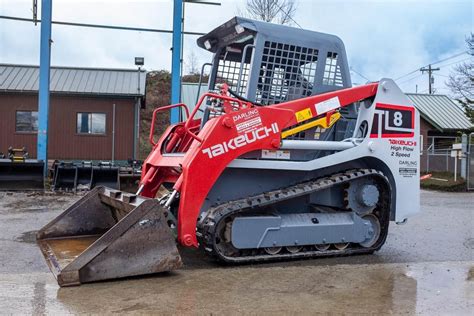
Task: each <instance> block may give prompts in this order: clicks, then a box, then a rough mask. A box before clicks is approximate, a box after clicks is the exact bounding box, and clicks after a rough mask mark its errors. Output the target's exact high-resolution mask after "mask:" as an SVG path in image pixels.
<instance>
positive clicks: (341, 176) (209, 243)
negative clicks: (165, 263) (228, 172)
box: [197, 169, 390, 263]
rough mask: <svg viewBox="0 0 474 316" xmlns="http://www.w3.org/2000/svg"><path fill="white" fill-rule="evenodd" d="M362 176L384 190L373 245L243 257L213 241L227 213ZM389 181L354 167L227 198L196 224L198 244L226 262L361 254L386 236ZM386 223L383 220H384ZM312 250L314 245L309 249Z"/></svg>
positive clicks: (308, 192) (328, 186) (230, 213)
mask: <svg viewBox="0 0 474 316" xmlns="http://www.w3.org/2000/svg"><path fill="white" fill-rule="evenodd" d="M363 177H372V178H373V179H374V180H376V182H377V183H378V184H379V189H381V187H383V188H385V192H384V191H382V193H381V195H380V196H381V198H380V200H379V204H378V206H377V209H379V210H380V212H382V213H383V214H384V218H382V219H379V220H380V221H381V227H382V231H381V238H379V241H378V242H377V243H376V244H374V246H373V247H370V248H363V247H361V246H357V245H354V244H350V246H349V247H348V248H347V249H345V250H332V249H328V250H326V251H320V250H311V249H310V250H307V249H306V248H308V247H305V248H303V251H300V252H298V253H295V254H292V253H280V254H276V255H269V254H266V253H261V252H263V249H260V250H255V251H257V252H258V251H259V252H260V254H256V255H246V256H238V257H235V256H227V255H225V254H224V253H222V251H221V249H220V247H219V246H218V245H216V244H215V240H216V236H215V235H216V229H217V227H219V223H220V222H221V221H222V220H225V219H226V218H227V217H228V216H234V215H237V214H238V213H245V212H248V211H255V210H256V209H258V208H262V207H265V206H269V205H272V204H275V203H278V202H281V201H284V200H288V199H292V198H296V197H300V196H303V195H308V194H311V193H314V192H317V191H321V190H324V189H327V188H330V187H332V186H335V185H341V184H344V183H349V182H351V181H353V180H355V179H360V178H363ZM389 188H390V184H389V182H388V179H387V178H386V177H385V176H384V175H383V173H382V172H380V171H377V170H374V169H356V170H350V171H346V172H343V173H337V174H334V175H331V176H328V177H324V178H320V179H316V180H312V181H307V182H303V183H300V184H296V185H293V186H290V187H287V188H283V189H279V190H274V191H270V192H267V193H262V194H258V195H255V196H252V197H248V198H245V199H239V200H234V201H229V202H226V203H223V204H219V205H217V206H215V207H212V208H210V209H209V210H208V211H207V212H205V213H204V214H203V216H202V217H201V218H202V219H201V220H200V221H199V223H198V227H197V236H198V239H199V242H200V247H201V248H203V249H204V250H205V251H206V252H207V253H209V254H211V255H213V256H215V257H216V258H217V259H219V260H222V261H225V262H229V263H249V262H262V261H278V260H290V259H299V258H312V257H328V256H344V255H352V254H364V253H372V252H374V251H376V250H378V249H380V247H381V246H382V245H383V243H384V242H385V239H386V237H387V232H388V223H389V212H390V189H389ZM385 222H386V223H385ZM313 249H314V248H313Z"/></svg>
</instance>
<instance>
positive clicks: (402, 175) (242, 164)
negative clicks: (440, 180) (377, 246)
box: [229, 79, 420, 222]
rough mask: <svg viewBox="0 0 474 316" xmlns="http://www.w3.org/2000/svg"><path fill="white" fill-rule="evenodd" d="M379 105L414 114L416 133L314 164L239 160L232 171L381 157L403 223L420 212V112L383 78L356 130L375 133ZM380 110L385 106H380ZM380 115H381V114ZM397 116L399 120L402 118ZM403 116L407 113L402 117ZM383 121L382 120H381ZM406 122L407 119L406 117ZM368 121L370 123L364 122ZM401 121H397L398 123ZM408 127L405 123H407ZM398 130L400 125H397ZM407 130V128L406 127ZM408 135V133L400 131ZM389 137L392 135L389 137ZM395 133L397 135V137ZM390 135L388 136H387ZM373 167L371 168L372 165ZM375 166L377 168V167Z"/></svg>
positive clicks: (307, 167) (369, 141)
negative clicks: (390, 106)
mask: <svg viewBox="0 0 474 316" xmlns="http://www.w3.org/2000/svg"><path fill="white" fill-rule="evenodd" d="M377 104H380V105H387V104H388V105H393V106H398V107H400V109H403V110H405V109H406V110H407V111H411V112H412V113H413V118H410V119H413V124H414V126H412V127H413V128H412V130H413V131H409V132H407V133H408V134H407V135H408V136H407V135H396V133H392V135H389V134H388V133H386V134H383V133H382V134H380V136H377V137H370V136H368V137H366V138H364V140H363V141H362V142H361V143H360V144H359V145H358V146H356V147H354V148H351V149H347V150H344V151H341V152H337V153H334V154H332V155H329V156H325V157H322V158H319V159H315V160H310V161H299V162H296V161H277V160H265V161H264V160H244V159H236V160H234V161H233V162H232V163H231V164H230V165H229V168H251V169H277V170H294V171H297V170H298V171H312V170H316V169H322V168H328V167H332V166H334V165H337V164H343V163H345V162H348V161H352V160H357V159H365V158H369V159H370V158H371V157H373V158H377V159H378V160H380V161H383V162H384V163H385V164H386V165H387V166H388V167H389V169H390V172H391V173H392V175H393V179H394V184H395V190H396V191H395V192H394V193H393V194H394V195H395V204H396V207H395V212H396V214H395V217H394V220H395V221H397V222H402V221H404V220H405V219H407V218H408V217H410V216H412V215H414V214H416V213H418V212H419V210H420V163H419V161H420V151H419V146H418V145H419V144H418V142H419V135H420V134H419V126H420V119H419V113H418V111H417V110H416V109H414V106H413V103H412V102H411V101H410V100H409V99H408V98H407V97H406V96H405V94H403V92H402V91H401V90H400V89H399V88H398V86H397V85H396V84H395V83H394V82H393V81H392V80H390V79H382V80H381V81H380V83H379V86H378V90H377V94H376V97H375V99H374V102H373V103H372V105H370V106H368V107H366V106H364V105H362V106H361V107H360V110H359V111H360V113H359V117H358V121H357V124H356V129H355V130H356V131H357V130H358V129H359V127H360V126H361V125H362V124H367V126H368V130H369V131H372V122H373V118H374V116H375V115H376V108H377ZM379 108H380V109H379V110H381V107H380V106H379ZM377 115H380V114H377ZM394 115H395V114H394V113H392V114H391V116H388V119H386V118H385V117H384V118H383V120H388V121H387V124H388V125H387V127H388V128H389V129H390V128H393V126H392V127H391V126H390V125H391V124H390V119H391V120H392V123H393V119H394V118H395V116H394ZM398 116H399V115H398V114H397V118H398ZM402 116H403V114H402ZM381 119H382V118H381ZM402 120H403V117H402ZM364 121H365V122H366V123H364ZM398 123H399V122H398V121H397V124H398ZM392 125H396V124H392ZM403 125H404V123H403ZM395 127H397V126H395ZM405 128H407V127H405ZM398 132H403V133H405V132H406V131H398ZM387 134H388V135H387ZM393 134H395V135H393ZM385 136H386V137H385ZM369 167H370V166H369ZM374 167H375V166H374Z"/></svg>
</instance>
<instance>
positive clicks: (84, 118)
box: [77, 112, 105, 135]
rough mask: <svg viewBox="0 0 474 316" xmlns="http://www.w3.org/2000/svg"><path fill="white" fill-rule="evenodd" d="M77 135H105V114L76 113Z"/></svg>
mask: <svg viewBox="0 0 474 316" xmlns="http://www.w3.org/2000/svg"><path fill="white" fill-rule="evenodd" d="M77 133H78V134H95V135H105V113H85V112H82V113H77Z"/></svg>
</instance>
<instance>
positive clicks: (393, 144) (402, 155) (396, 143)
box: [388, 139, 419, 178]
mask: <svg viewBox="0 0 474 316" xmlns="http://www.w3.org/2000/svg"><path fill="white" fill-rule="evenodd" d="M388 142H389V143H390V156H391V157H395V159H398V167H399V168H398V174H399V175H400V176H402V177H404V178H412V177H414V176H416V175H417V171H418V158H417V156H418V155H419V153H418V152H417V151H416V150H415V149H416V147H417V142H416V141H413V140H404V139H388Z"/></svg>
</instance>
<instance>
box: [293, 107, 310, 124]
mask: <svg viewBox="0 0 474 316" xmlns="http://www.w3.org/2000/svg"><path fill="white" fill-rule="evenodd" d="M295 117H296V121H297V122H298V123H299V122H303V121H306V120H308V119H310V118H312V117H313V114H312V113H311V109H310V108H306V109H303V110H301V111H298V112H296V113H295Z"/></svg>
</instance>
